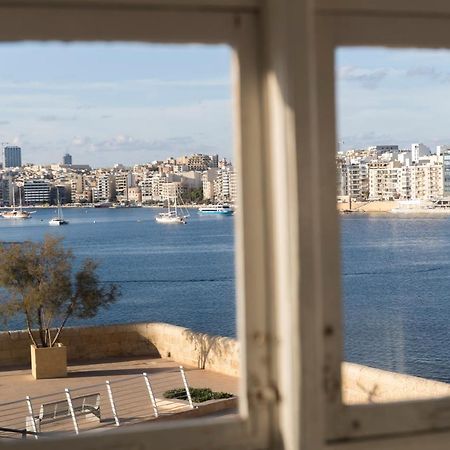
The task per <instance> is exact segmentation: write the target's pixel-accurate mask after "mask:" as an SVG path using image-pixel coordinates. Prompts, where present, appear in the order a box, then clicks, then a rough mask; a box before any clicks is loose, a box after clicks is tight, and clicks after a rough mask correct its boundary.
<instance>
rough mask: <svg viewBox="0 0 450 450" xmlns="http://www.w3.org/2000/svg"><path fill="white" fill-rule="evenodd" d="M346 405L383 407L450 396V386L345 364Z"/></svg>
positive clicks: (344, 394) (343, 390) (344, 387)
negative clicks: (375, 405) (372, 404)
mask: <svg viewBox="0 0 450 450" xmlns="http://www.w3.org/2000/svg"><path fill="white" fill-rule="evenodd" d="M342 383H343V389H342V394H343V398H344V401H345V402H346V403H383V402H396V401H397V402H398V401H406V400H420V399H426V398H439V397H448V396H450V384H447V383H440V382H438V381H433V380H427V379H426V378H419V377H413V376H411V375H403V374H400V373H395V372H389V371H387V370H380V369H374V368H373V367H367V366H361V365H360V364H353V363H343V364H342Z"/></svg>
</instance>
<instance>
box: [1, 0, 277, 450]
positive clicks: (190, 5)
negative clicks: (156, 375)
mask: <svg viewBox="0 0 450 450" xmlns="http://www.w3.org/2000/svg"><path fill="white" fill-rule="evenodd" d="M259 13H260V6H259V4H258V2H257V1H254V0H221V1H214V0H211V1H209V0H178V1H177V0H165V1H163V0H160V1H157V0H131V1H127V0H109V1H107V0H33V1H32V2H29V1H26V0H24V1H22V0H16V1H14V2H9V1H0V42H1V41H20V40H42V41H49V40H58V41H61V40H62V41H139V42H153V43H177V44H182V43H186V44H190V43H204V44H228V45H230V46H231V47H232V48H233V51H234V58H233V59H234V61H233V99H234V105H233V108H234V111H233V112H234V134H235V143H234V146H235V149H234V150H235V165H236V167H237V171H238V192H239V206H240V211H239V214H238V215H237V219H236V239H237V244H236V266H237V269H236V271H237V296H238V319H239V320H238V338H239V341H240V343H241V382H240V395H239V415H236V416H235V417H228V418H222V419H208V418H202V419H192V420H186V421H171V422H166V423H164V422H161V423H153V424H151V425H141V426H136V427H132V428H124V429H117V430H114V431H108V432H105V433H96V434H95V435H92V434H89V433H86V435H80V436H79V437H77V438H63V439H62V438H57V439H52V440H47V439H40V440H37V441H33V442H32V444H33V445H34V447H35V448H36V449H41V448H42V449H45V450H51V449H60V448H62V447H63V446H64V448H67V449H70V448H74V449H75V448H79V447H80V446H82V447H83V448H84V449H88V448H95V449H98V448H115V449H119V448H123V449H132V448H140V449H145V448H149V449H152V450H158V449H161V450H162V449H167V448H173V449H198V448H205V449H206V448H230V449H239V448H246V449H257V448H268V447H269V446H270V441H271V439H272V437H273V436H274V435H276V434H277V433H276V432H275V429H276V428H277V422H276V420H274V417H275V415H274V410H275V407H274V405H275V404H276V399H277V395H276V392H277V390H276V388H274V387H272V384H271V382H270V377H271V370H272V368H273V367H274V366H275V364H274V363H271V357H270V352H269V350H270V346H269V345H268V342H269V341H270V339H269V337H268V336H269V323H270V320H269V312H270V308H269V305H268V301H267V298H268V293H269V290H270V278H269V275H268V273H269V262H268V261H269V260H268V257H267V253H268V245H269V244H268V243H269V240H268V239H267V236H268V229H269V227H268V217H267V209H266V204H265V198H266V197H268V194H267V192H268V188H267V185H266V183H265V179H266V178H265V176H266V175H267V174H268V173H269V174H270V173H271V170H270V168H269V164H268V162H267V160H268V154H267V148H268V147H267V146H266V145H264V132H263V130H264V127H263V126H262V123H263V114H264V109H263V101H262V100H263V95H262V92H263V89H262V86H263V77H262V76H261V75H262V71H261V67H262V65H261V64H262V63H261V60H262V58H261V56H262V53H261V40H260V38H261V31H262V29H261V28H260V19H261V16H260V15H259ZM243 174H245V176H243ZM267 179H268V178H267ZM244 250H245V251H244ZM2 444H3V443H0V445H2ZM14 445H15V448H22V447H28V445H29V443H24V442H19V443H14ZM6 446H7V445H6Z"/></svg>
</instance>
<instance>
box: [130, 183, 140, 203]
mask: <svg viewBox="0 0 450 450" xmlns="http://www.w3.org/2000/svg"><path fill="white" fill-rule="evenodd" d="M128 201H129V202H130V203H141V202H142V194H141V188H140V187H139V186H132V187H129V188H128Z"/></svg>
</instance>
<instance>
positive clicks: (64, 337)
mask: <svg viewBox="0 0 450 450" xmlns="http://www.w3.org/2000/svg"><path fill="white" fill-rule="evenodd" d="M60 342H62V343H63V344H64V345H66V346H67V356H68V360H69V362H70V361H92V360H95V359H102V358H108V357H129V356H149V357H155V358H157V357H170V358H172V359H174V360H175V361H177V362H179V363H180V364H186V365H190V366H194V367H199V368H204V369H209V370H212V371H215V372H220V373H224V374H227V375H232V376H238V374H239V344H238V343H237V342H236V341H235V340H234V339H229V338H224V337H216V336H209V335H206V334H202V333H196V332H194V331H192V330H189V329H187V328H183V327H178V326H174V325H169V324H165V323H140V324H123V325H105V326H95V327H67V328H65V329H64V330H63V332H62V334H61V339H60ZM29 364H30V340H29V337H28V333H27V332H26V331H9V332H1V333H0V367H2V368H6V367H18V366H24V365H29Z"/></svg>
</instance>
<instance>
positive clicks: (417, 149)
mask: <svg viewBox="0 0 450 450" xmlns="http://www.w3.org/2000/svg"><path fill="white" fill-rule="evenodd" d="M430 154H431V150H430V149H429V147H427V146H426V145H425V144H422V143H418V144H411V160H412V162H416V161H418V160H419V158H420V157H422V156H428V155H430Z"/></svg>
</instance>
